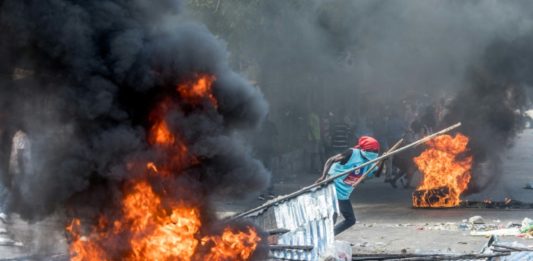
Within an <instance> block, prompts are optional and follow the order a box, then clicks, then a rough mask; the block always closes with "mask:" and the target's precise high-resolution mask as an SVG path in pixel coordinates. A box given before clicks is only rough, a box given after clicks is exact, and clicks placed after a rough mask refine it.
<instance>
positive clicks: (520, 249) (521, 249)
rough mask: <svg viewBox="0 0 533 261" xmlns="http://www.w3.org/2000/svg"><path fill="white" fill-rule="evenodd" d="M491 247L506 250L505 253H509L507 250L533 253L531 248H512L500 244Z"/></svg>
mask: <svg viewBox="0 0 533 261" xmlns="http://www.w3.org/2000/svg"><path fill="white" fill-rule="evenodd" d="M492 246H493V247H499V248H504V249H507V251H509V250H511V251H527V252H531V251H533V248H528V247H513V246H506V245H500V244H493V245H492Z"/></svg>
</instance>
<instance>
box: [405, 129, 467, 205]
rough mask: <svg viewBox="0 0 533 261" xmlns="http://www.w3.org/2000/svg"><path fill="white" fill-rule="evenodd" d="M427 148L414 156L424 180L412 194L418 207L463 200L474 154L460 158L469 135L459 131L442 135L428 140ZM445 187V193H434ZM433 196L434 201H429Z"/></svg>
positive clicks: (454, 203)
mask: <svg viewBox="0 0 533 261" xmlns="http://www.w3.org/2000/svg"><path fill="white" fill-rule="evenodd" d="M426 145H427V146H428V148H427V149H426V150H425V151H424V152H422V154H420V156H418V157H415V158H414V162H415V164H416V165H417V167H418V169H419V170H420V172H422V175H423V180H422V183H421V184H420V185H419V186H418V188H417V192H418V193H419V194H418V195H417V196H415V194H416V193H415V194H413V206H415V207H454V206H457V205H459V204H460V203H461V199H460V196H461V194H462V193H463V192H464V191H465V190H466V188H467V187H468V183H469V182H470V178H471V176H470V170H471V168H472V157H471V156H466V157H463V158H461V159H458V156H459V155H461V154H463V153H464V152H465V151H466V149H467V145H468V137H466V136H464V135H462V134H457V135H456V136H455V137H452V136H450V135H440V136H438V137H436V138H435V139H433V140H431V141H429V142H427V143H426ZM439 189H445V191H446V193H444V194H439V193H434V192H435V190H439ZM430 198H431V200H429V199H430Z"/></svg>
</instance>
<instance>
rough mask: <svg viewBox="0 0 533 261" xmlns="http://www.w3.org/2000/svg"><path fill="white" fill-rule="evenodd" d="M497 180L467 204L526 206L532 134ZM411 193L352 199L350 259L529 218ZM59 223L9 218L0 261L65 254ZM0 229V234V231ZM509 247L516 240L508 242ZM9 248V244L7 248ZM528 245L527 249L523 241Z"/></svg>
mask: <svg viewBox="0 0 533 261" xmlns="http://www.w3.org/2000/svg"><path fill="white" fill-rule="evenodd" d="M503 159H504V160H503V162H504V165H503V168H502V170H503V171H501V172H500V173H498V174H499V175H501V178H500V179H499V180H498V182H497V183H496V184H497V186H493V187H491V188H490V189H489V190H487V191H484V192H483V193H482V194H478V195H470V196H469V197H468V199H472V200H479V199H493V200H501V199H503V198H504V197H510V198H513V199H517V200H521V201H527V202H531V201H533V190H526V189H523V187H524V185H525V184H526V183H527V182H532V181H533V130H527V131H525V132H524V133H522V134H521V135H520V137H519V138H518V139H517V140H516V142H515V146H514V147H513V148H511V149H510V150H509V151H508V152H506V153H505V156H504V157H503ZM317 177H318V173H315V174H285V175H283V176H282V177H278V179H277V182H276V184H275V191H276V192H277V193H278V194H286V193H289V192H292V191H295V190H297V189H299V188H301V187H303V186H305V185H308V184H310V183H312V182H313V181H314V180H315V179H316V178H317ZM411 193H412V189H400V188H399V189H393V188H391V186H390V184H388V183H383V181H382V180H381V179H374V180H369V181H367V182H365V183H364V184H362V185H361V186H360V187H359V188H358V189H357V190H356V191H355V192H354V193H353V195H352V204H353V207H354V209H355V213H356V217H357V220H358V221H357V224H356V225H355V226H353V227H352V228H350V229H349V230H347V231H345V232H344V233H342V234H341V235H339V236H338V239H339V240H344V241H348V242H351V243H352V244H353V245H354V246H353V248H354V249H353V250H354V251H355V252H356V253H380V252H382V253H383V252H386V253H400V252H402V251H404V252H408V253H427V252H441V253H442V252H455V253H472V252H478V251H479V250H480V249H481V247H482V246H483V245H484V244H485V242H486V240H487V239H486V238H484V237H474V236H470V235H469V231H462V230H458V229H457V224H459V223H461V222H462V220H463V219H468V218H469V217H471V216H475V215H480V216H482V217H483V218H484V219H485V221H486V222H487V223H493V224H500V225H505V224H507V223H508V222H520V221H521V220H522V219H523V218H524V217H530V218H533V210H495V209H413V208H412V207H411ZM261 203H262V202H261V201H258V200H256V199H252V200H246V201H240V202H219V204H218V207H219V209H220V214H221V215H224V214H226V215H227V214H232V213H235V212H238V211H243V210H246V209H249V208H251V207H253V206H257V205H259V204H261ZM60 220H61V219H60V218H54V217H52V218H49V219H47V220H44V221H42V222H38V223H34V224H29V223H27V222H24V221H22V220H20V219H18V218H17V217H16V215H14V216H11V217H10V220H9V223H7V224H4V223H3V222H0V257H1V258H14V257H20V256H25V255H31V254H34V253H41V254H50V255H52V254H56V253H66V240H65V237H64V235H65V234H64V231H63V223H62V222H61V221H60ZM3 229H4V230H3ZM2 240H13V242H19V244H20V243H21V245H18V246H2V242H3V241H2ZM509 240H511V241H515V240H517V239H516V238H514V237H512V238H509ZM13 242H12V243H13ZM528 244H533V240H529V243H528Z"/></svg>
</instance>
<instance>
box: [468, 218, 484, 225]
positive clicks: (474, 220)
mask: <svg viewBox="0 0 533 261" xmlns="http://www.w3.org/2000/svg"><path fill="white" fill-rule="evenodd" d="M468 222H469V223H470V224H485V220H483V218H482V217H481V216H473V217H471V218H469V219H468Z"/></svg>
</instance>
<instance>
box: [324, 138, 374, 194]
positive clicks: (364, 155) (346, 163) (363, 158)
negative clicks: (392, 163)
mask: <svg viewBox="0 0 533 261" xmlns="http://www.w3.org/2000/svg"><path fill="white" fill-rule="evenodd" d="M350 151H351V153H349V152H350ZM343 154H344V155H345V158H344V159H343V160H341V162H336V163H333V164H332V165H331V167H330V168H329V171H328V174H329V175H331V176H335V175H339V174H341V173H344V172H346V171H349V170H350V169H353V168H355V167H357V166H360V165H361V164H363V163H365V162H368V161H370V160H373V159H375V158H377V157H378V154H377V153H375V152H368V151H363V150H360V149H350V150H349V151H347V152H345V153H343ZM348 154H349V155H348ZM373 166H374V164H370V165H368V166H365V167H363V168H361V169H357V170H355V171H352V172H351V173H348V174H346V175H342V176H340V177H338V178H336V179H335V181H334V183H335V190H336V191H337V198H338V199H339V200H347V199H349V198H350V194H352V191H353V187H352V185H351V184H352V182H351V181H353V179H354V178H355V179H358V178H361V176H362V175H363V174H364V173H366V172H367V171H368V170H369V169H370V168H372V167H373ZM375 172H376V169H374V170H373V171H372V172H371V173H369V174H368V177H371V176H373V175H374V173H375ZM349 175H352V176H350V177H348V176H349Z"/></svg>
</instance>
